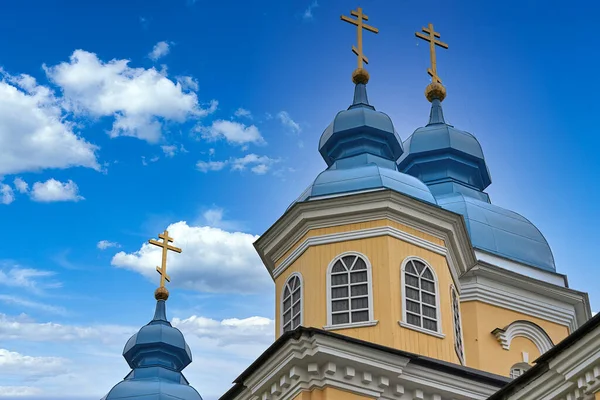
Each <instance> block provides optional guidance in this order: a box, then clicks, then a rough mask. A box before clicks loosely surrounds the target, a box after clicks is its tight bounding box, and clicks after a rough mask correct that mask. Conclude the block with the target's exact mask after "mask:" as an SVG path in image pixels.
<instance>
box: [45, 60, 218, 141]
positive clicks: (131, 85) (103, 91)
mask: <svg viewBox="0 0 600 400" xmlns="http://www.w3.org/2000/svg"><path fill="white" fill-rule="evenodd" d="M128 64H129V60H111V61H108V62H104V61H102V60H100V59H98V57H97V56H96V54H94V53H90V52H87V51H84V50H75V51H74V52H73V54H72V55H71V57H70V59H69V62H62V63H60V64H58V65H55V66H51V67H48V66H44V69H45V71H46V75H47V76H48V78H49V79H50V80H51V81H52V82H53V83H55V84H56V85H58V86H59V87H60V88H61V89H62V91H63V102H62V105H63V107H65V108H66V109H67V110H69V111H71V112H72V113H74V114H75V115H78V116H86V115H87V116H92V117H107V116H112V117H113V118H114V122H113V126H112V129H111V131H110V132H109V134H110V136H111V137H117V136H133V137H137V138H139V139H143V140H146V141H148V142H150V143H155V142H158V141H159V140H160V139H161V138H162V130H163V125H164V123H165V122H177V123H183V122H185V121H187V120H189V119H198V118H201V117H203V116H206V115H208V114H209V113H211V112H213V111H214V110H215V109H216V104H217V103H216V101H213V102H211V106H210V108H208V109H204V108H202V107H200V105H199V103H198V98H197V96H196V93H194V92H186V91H184V90H183V88H182V86H181V84H178V83H175V82H173V81H172V80H170V79H169V78H167V76H166V75H165V74H164V73H162V72H161V71H157V70H156V69H154V68H150V69H144V68H132V67H129V65H128Z"/></svg>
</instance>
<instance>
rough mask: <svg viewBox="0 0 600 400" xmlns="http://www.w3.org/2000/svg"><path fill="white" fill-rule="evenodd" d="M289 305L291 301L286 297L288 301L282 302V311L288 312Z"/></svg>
mask: <svg viewBox="0 0 600 400" xmlns="http://www.w3.org/2000/svg"><path fill="white" fill-rule="evenodd" d="M291 305H292V299H291V298H289V297H288V299H287V300H286V301H284V302H283V311H284V312H285V311H287V310H289V309H290V306H291Z"/></svg>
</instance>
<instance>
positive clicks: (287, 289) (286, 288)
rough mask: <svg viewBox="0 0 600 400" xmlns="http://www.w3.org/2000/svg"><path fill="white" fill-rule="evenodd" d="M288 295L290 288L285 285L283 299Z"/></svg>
mask: <svg viewBox="0 0 600 400" xmlns="http://www.w3.org/2000/svg"><path fill="white" fill-rule="evenodd" d="M289 295H290V288H289V287H288V285H285V289H284V290H283V298H284V299H285V298H286V297H288V296H289Z"/></svg>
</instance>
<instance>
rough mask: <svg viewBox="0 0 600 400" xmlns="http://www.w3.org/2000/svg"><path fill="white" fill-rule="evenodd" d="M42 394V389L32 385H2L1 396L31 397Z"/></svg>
mask: <svg viewBox="0 0 600 400" xmlns="http://www.w3.org/2000/svg"><path fill="white" fill-rule="evenodd" d="M36 394H42V390H41V389H39V388H35V387H31V386H0V397H29V396H33V395H36Z"/></svg>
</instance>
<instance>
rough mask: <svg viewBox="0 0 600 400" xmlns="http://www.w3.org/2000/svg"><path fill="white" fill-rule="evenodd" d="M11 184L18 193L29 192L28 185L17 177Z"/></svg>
mask: <svg viewBox="0 0 600 400" xmlns="http://www.w3.org/2000/svg"><path fill="white" fill-rule="evenodd" d="M13 183H14V184H15V188H16V189H17V191H18V192H19V193H27V192H29V185H28V184H27V182H25V181H24V180H23V179H21V178H19V177H17V178H15V180H14V182H13Z"/></svg>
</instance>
